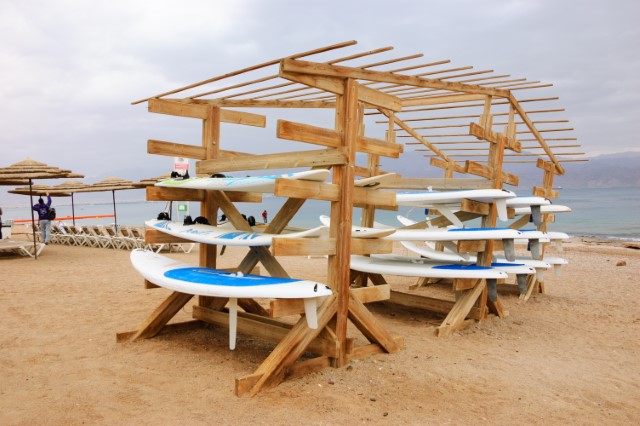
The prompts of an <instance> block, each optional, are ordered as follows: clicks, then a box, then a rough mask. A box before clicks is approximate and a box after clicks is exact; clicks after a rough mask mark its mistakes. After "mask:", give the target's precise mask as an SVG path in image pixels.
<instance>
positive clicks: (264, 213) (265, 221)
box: [262, 210, 267, 223]
mask: <svg viewBox="0 0 640 426" xmlns="http://www.w3.org/2000/svg"><path fill="white" fill-rule="evenodd" d="M262 221H263V222H264V223H267V211H266V210H265V211H263V212H262Z"/></svg>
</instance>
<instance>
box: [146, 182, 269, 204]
mask: <svg viewBox="0 0 640 426" xmlns="http://www.w3.org/2000/svg"><path fill="white" fill-rule="evenodd" d="M146 191H147V201H204V200H205V198H206V192H205V190H204V189H185V188H169V187H163V186H147V188H146ZM227 196H228V197H229V200H231V201H233V202H235V203H261V202H262V194H260V193H258V192H240V191H232V192H228V193H227Z"/></svg>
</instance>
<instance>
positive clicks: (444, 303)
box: [385, 290, 480, 319]
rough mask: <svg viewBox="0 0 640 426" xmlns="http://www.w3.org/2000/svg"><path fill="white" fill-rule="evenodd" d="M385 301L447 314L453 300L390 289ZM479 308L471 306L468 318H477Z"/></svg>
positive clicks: (452, 304)
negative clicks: (387, 299) (389, 295)
mask: <svg viewBox="0 0 640 426" xmlns="http://www.w3.org/2000/svg"><path fill="white" fill-rule="evenodd" d="M385 303H392V304H395V305H401V306H406V307H409V308H415V309H422V310H425V311H431V312H436V313H440V314H447V313H449V312H450V311H451V309H452V308H453V306H454V304H455V302H453V301H450V300H442V299H436V298H433V297H427V296H422V295H419V294H410V293H402V292H399V291H394V290H392V291H391V298H390V299H389V301H387V302H385ZM479 315H480V310H479V309H477V308H472V309H471V311H470V312H469V318H475V319H478V318H479Z"/></svg>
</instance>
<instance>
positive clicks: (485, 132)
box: [469, 123, 522, 152]
mask: <svg viewBox="0 0 640 426" xmlns="http://www.w3.org/2000/svg"><path fill="white" fill-rule="evenodd" d="M469 135H471V136H475V137H476V138H478V139H481V140H482V139H484V140H487V141H489V142H492V143H498V142H500V143H502V144H504V147H505V148H508V149H510V150H512V151H514V152H522V145H521V144H520V142H519V141H517V140H515V139H512V138H509V137H508V136H506V135H505V134H503V133H498V132H494V131H493V130H491V129H490V128H485V127H482V126H480V125H479V124H478V123H471V124H470V126H469ZM499 139H500V140H499Z"/></svg>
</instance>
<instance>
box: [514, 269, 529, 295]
mask: <svg viewBox="0 0 640 426" xmlns="http://www.w3.org/2000/svg"><path fill="white" fill-rule="evenodd" d="M516 281H517V282H518V291H520V295H525V294H527V276H526V275H524V274H518V275H516Z"/></svg>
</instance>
